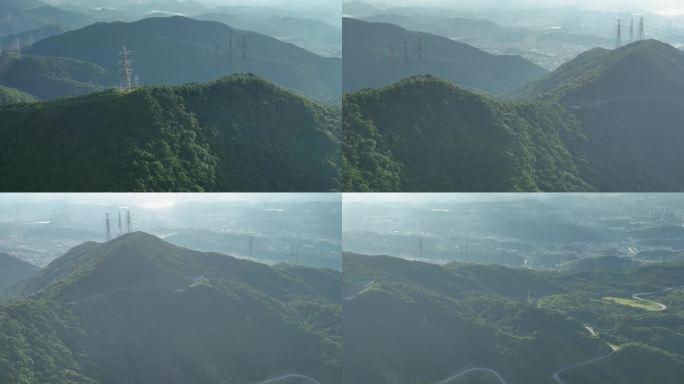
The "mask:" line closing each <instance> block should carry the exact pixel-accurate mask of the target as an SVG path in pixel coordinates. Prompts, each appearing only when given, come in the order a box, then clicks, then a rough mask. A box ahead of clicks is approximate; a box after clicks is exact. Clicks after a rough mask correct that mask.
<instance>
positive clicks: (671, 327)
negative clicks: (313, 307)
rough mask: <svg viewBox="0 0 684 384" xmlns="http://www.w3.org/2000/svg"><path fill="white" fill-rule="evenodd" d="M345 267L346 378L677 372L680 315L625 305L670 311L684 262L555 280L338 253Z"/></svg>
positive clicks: (681, 363)
mask: <svg viewBox="0 0 684 384" xmlns="http://www.w3.org/2000/svg"><path fill="white" fill-rule="evenodd" d="M343 269H344V290H345V291H344V311H343V323H344V362H345V372H346V374H345V379H346V380H348V381H349V382H350V383H368V382H373V383H406V382H432V383H436V382H443V380H449V378H451V380H449V382H468V383H471V382H477V383H494V382H499V381H496V380H495V379H496V378H495V377H494V374H498V375H500V376H501V377H502V378H503V379H504V380H505V381H506V382H508V383H529V384H546V383H554V382H558V381H557V380H554V376H556V375H557V377H558V378H560V379H561V380H564V382H567V383H575V382H582V383H588V384H598V383H607V382H615V383H617V382H619V383H625V384H636V383H643V382H654V381H657V382H663V383H670V384H674V383H676V382H677V380H678V377H680V376H679V375H681V374H682V372H684V359H682V357H683V356H682V355H681V352H682V350H684V348H683V347H684V337H683V336H682V334H681V331H680V329H679V327H678V324H680V323H681V321H682V317H681V316H682V315H681V313H679V312H678V311H677V309H676V308H674V309H671V310H670V309H665V310H662V308H661V307H658V306H655V305H654V306H653V307H652V308H650V309H643V308H639V307H633V306H631V305H632V304H636V305H639V304H640V303H639V300H636V299H632V295H633V294H637V295H638V293H639V292H652V293H651V294H650V296H649V299H650V300H653V301H656V302H664V303H666V304H668V303H671V304H672V305H675V306H677V305H679V304H678V303H681V302H682V301H681V300H682V299H683V298H684V289H681V288H676V287H678V286H679V284H681V282H682V278H683V277H684V267H682V265H664V266H650V267H643V268H640V269H637V270H634V271H633V272H629V273H598V274H560V273H557V272H535V271H532V270H524V269H510V268H506V267H501V266H495V265H490V266H486V265H470V264H458V263H452V264H448V265H445V266H438V265H434V264H425V263H421V262H415V261H407V260H403V259H397V258H392V257H387V256H374V257H370V256H362V255H355V254H349V253H346V254H344V255H343ZM666 288H673V289H666ZM611 297H612V298H613V299H616V300H615V301H613V299H611ZM630 300H634V301H633V302H632V301H630ZM619 303H624V304H619ZM637 329H638V331H637ZM614 350H615V351H614ZM594 359H596V361H595V362H594V363H593V364H584V365H583V364H582V362H592V361H593V360H594ZM647 360H648V361H652V362H653V364H654V366H650V365H649V366H648V367H644V366H642V365H640V364H638V362H640V361H647ZM459 380H460V381H459Z"/></svg>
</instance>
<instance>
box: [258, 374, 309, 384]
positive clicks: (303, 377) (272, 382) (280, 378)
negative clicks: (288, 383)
mask: <svg viewBox="0 0 684 384" xmlns="http://www.w3.org/2000/svg"><path fill="white" fill-rule="evenodd" d="M289 379H301V380H300V381H299V382H301V383H308V384H321V382H320V381H318V380H316V379H314V378H313V377H311V376H306V375H300V374H297V373H289V374H286V375H282V376H278V377H273V378H271V379H266V380H264V381H260V382H258V383H257V384H275V383H279V382H281V381H285V380H289Z"/></svg>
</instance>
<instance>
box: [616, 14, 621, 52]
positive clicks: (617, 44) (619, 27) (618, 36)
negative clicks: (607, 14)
mask: <svg viewBox="0 0 684 384" xmlns="http://www.w3.org/2000/svg"><path fill="white" fill-rule="evenodd" d="M621 46H622V20H618V21H617V36H616V37H615V48H620V47H621Z"/></svg>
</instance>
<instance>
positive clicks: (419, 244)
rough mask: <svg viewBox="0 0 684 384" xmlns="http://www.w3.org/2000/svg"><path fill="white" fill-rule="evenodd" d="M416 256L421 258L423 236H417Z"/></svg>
mask: <svg viewBox="0 0 684 384" xmlns="http://www.w3.org/2000/svg"><path fill="white" fill-rule="evenodd" d="M418 257H420V258H421V259H423V238H422V237H420V238H418Z"/></svg>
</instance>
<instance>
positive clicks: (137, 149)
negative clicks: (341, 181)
mask: <svg viewBox="0 0 684 384" xmlns="http://www.w3.org/2000/svg"><path fill="white" fill-rule="evenodd" d="M0 120H2V121H3V125H2V126H0V134H1V135H2V136H3V140H2V142H0V153H1V154H2V155H0V185H2V189H3V190H12V191H55V190H59V191H224V192H225V191H283V192H285V191H330V190H337V189H338V178H339V176H338V164H339V139H338V137H339V134H340V133H339V129H340V128H339V126H340V112H339V108H336V107H329V106H325V105H322V104H319V103H316V102H313V101H310V100H307V99H305V98H303V97H301V96H298V95H296V94H293V93H291V92H289V91H286V90H284V89H282V88H279V87H277V86H275V85H273V84H272V83H270V82H268V81H265V80H263V79H260V78H258V77H256V76H253V75H233V76H230V77H227V78H224V79H222V80H219V81H215V82H211V83H207V84H189V85H184V86H176V87H172V86H148V87H142V88H138V89H135V90H132V91H122V90H118V89H115V90H109V91H105V92H100V93H95V94H91V95H87V96H82V97H76V98H69V99H59V100H55V101H49V102H43V103H34V104H17V105H8V106H4V107H0Z"/></svg>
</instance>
